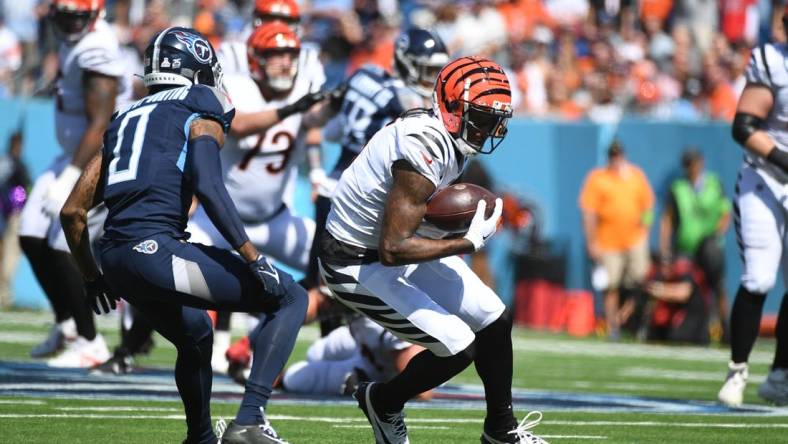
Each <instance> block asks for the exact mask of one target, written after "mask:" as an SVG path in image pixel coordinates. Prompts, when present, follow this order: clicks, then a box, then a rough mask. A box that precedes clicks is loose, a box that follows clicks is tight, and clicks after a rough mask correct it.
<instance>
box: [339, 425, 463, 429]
mask: <svg viewBox="0 0 788 444" xmlns="http://www.w3.org/2000/svg"><path fill="white" fill-rule="evenodd" d="M331 427H334V428H337V429H369V428H370V426H369V424H366V425H365V424H335V425H333V426H331ZM452 428H453V427H449V426H419V425H417V426H413V425H409V426H408V430H451V429H452Z"/></svg>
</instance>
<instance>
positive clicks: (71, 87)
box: [55, 19, 132, 155]
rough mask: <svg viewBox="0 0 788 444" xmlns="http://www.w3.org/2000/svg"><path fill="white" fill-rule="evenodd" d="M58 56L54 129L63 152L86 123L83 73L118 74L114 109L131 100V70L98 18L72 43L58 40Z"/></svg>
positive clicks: (75, 145)
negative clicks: (93, 25) (91, 29)
mask: <svg viewBox="0 0 788 444" xmlns="http://www.w3.org/2000/svg"><path fill="white" fill-rule="evenodd" d="M58 56H59V70H60V72H59V76H58V81H57V103H56V111H55V130H56V132H57V140H58V142H59V144H60V147H61V148H62V149H63V152H64V153H65V154H67V155H72V154H73V153H74V152H75V151H76V150H77V148H78V147H79V142H80V140H82V136H83V135H84V133H85V130H86V129H87V125H88V120H87V116H86V115H85V97H84V91H83V90H82V75H83V73H84V72H85V71H92V72H96V73H99V74H103V75H105V76H110V77H117V78H118V80H119V85H118V96H117V97H116V98H115V109H116V110H118V109H121V108H122V107H124V106H125V105H126V104H128V102H130V100H131V93H132V88H131V71H130V70H129V69H128V68H127V67H126V61H125V57H124V56H123V53H122V52H121V50H120V44H119V43H118V38H117V36H116V35H115V32H114V31H113V30H112V28H111V27H110V26H109V24H107V22H105V21H104V20H101V19H99V20H97V21H96V25H95V29H94V30H93V31H91V32H89V33H88V34H86V35H85V36H84V37H82V39H81V40H79V42H77V43H76V44H75V45H66V44H65V43H61V44H60V52H59V54H58Z"/></svg>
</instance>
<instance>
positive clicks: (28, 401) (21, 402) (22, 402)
mask: <svg viewBox="0 0 788 444" xmlns="http://www.w3.org/2000/svg"><path fill="white" fill-rule="evenodd" d="M0 404H3V405H44V404H46V402H44V401H39V400H37V399H20V400H16V399H0Z"/></svg>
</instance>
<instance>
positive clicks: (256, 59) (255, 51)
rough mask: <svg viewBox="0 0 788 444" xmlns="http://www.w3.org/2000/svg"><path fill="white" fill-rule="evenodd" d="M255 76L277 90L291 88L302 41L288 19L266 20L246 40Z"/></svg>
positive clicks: (293, 83)
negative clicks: (285, 21)
mask: <svg viewBox="0 0 788 444" xmlns="http://www.w3.org/2000/svg"><path fill="white" fill-rule="evenodd" d="M246 47H247V50H248V57H249V70H250V72H251V75H252V78H253V79H255V80H256V81H257V82H258V83H261V84H262V85H263V86H264V87H266V88H268V89H270V90H271V91H273V92H274V93H276V94H284V93H287V92H289V91H290V90H291V89H292V88H293V86H294V85H295V79H296V75H297V74H298V56H299V54H300V51H301V41H300V40H299V39H298V36H297V35H296V33H295V32H293V30H292V29H290V27H289V26H287V24H286V23H284V22H281V21H275V22H271V23H266V24H264V25H262V26H260V27H258V28H255V30H254V31H253V32H252V35H250V36H249V39H248V40H247V42H246Z"/></svg>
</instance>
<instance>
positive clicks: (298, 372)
mask: <svg viewBox="0 0 788 444" xmlns="http://www.w3.org/2000/svg"><path fill="white" fill-rule="evenodd" d="M422 350H424V347H421V346H419V345H414V344H411V343H409V342H406V341H403V340H402V339H399V338H397V337H396V336H394V335H392V334H391V333H390V332H388V331H386V330H385V329H384V328H383V327H381V326H380V325H378V324H376V323H374V322H372V321H371V320H369V318H367V317H365V316H360V315H357V314H354V315H351V316H349V317H348V319H347V325H346V326H342V327H339V328H337V329H335V330H333V331H332V332H331V333H329V334H328V335H326V336H324V337H322V338H319V339H318V340H317V341H315V342H314V343H312V345H310V346H309V349H308V350H307V352H306V360H305V361H299V362H296V363H294V364H293V365H291V366H289V367H288V368H287V371H285V373H284V375H283V377H282V388H283V389H284V390H285V391H288V392H294V393H304V394H310V395H350V394H351V393H353V392H354V391H355V390H356V388H357V387H358V384H359V383H360V382H364V381H388V380H389V379H391V378H393V377H394V376H396V375H397V373H399V372H401V371H402V370H403V369H404V368H405V366H406V365H407V364H408V361H410V360H411V359H412V358H413V356H415V355H417V354H418V353H419V352H421V351H422ZM431 397H432V392H431V391H428V392H425V393H422V394H421V395H420V396H419V398H420V399H422V400H424V399H430V398H431Z"/></svg>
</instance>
